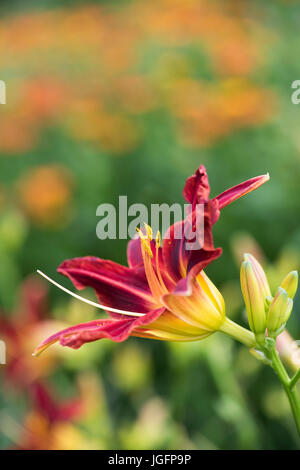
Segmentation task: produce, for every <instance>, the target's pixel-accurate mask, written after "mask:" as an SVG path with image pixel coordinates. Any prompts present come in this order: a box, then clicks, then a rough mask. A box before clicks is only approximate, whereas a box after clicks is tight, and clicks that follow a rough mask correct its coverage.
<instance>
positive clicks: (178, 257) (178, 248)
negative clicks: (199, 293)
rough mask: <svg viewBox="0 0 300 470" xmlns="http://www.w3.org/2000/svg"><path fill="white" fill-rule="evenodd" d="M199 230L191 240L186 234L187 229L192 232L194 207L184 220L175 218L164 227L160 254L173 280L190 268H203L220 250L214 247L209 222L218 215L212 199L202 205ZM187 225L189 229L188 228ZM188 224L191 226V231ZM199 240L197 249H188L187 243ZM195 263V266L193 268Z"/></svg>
mask: <svg viewBox="0 0 300 470" xmlns="http://www.w3.org/2000/svg"><path fill="white" fill-rule="evenodd" d="M201 216H202V217H204V218H203V233H197V234H196V235H195V239H194V240H188V239H187V238H186V235H187V233H189V232H190V233H194V231H195V226H194V225H195V224H194V220H195V217H196V211H194V212H192V213H191V214H189V215H188V216H187V217H186V219H185V220H184V221H180V222H177V223H176V224H174V225H172V226H171V227H170V228H169V230H168V231H167V233H166V235H165V237H164V241H163V247H162V258H163V262H164V265H165V268H166V270H167V272H168V273H169V275H170V277H171V278H172V279H173V280H174V281H175V282H176V283H177V282H179V281H180V279H182V278H184V277H185V276H186V275H187V274H188V273H189V272H190V270H191V269H193V268H195V272H196V271H197V272H199V271H201V270H202V269H205V268H206V266H207V265H208V264H210V263H211V262H212V261H213V260H214V259H216V258H218V257H219V256H220V255H221V253H222V250H221V248H214V244H213V238H212V226H213V223H214V220H215V219H216V218H217V217H218V213H217V208H216V203H214V202H212V201H209V202H208V203H206V204H205V205H204V214H203V215H201ZM189 227H190V229H189ZM192 227H193V228H194V230H193V231H191V230H192ZM196 237H197V240H198V241H199V248H198V249H195V247H194V249H188V247H189V245H188V244H190V243H192V242H193V241H196ZM196 266H197V268H196Z"/></svg>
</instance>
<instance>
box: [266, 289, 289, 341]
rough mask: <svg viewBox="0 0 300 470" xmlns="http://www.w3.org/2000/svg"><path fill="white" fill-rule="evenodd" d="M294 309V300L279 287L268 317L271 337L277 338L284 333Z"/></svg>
mask: <svg viewBox="0 0 300 470" xmlns="http://www.w3.org/2000/svg"><path fill="white" fill-rule="evenodd" d="M292 308H293V301H292V299H290V298H289V296H288V294H287V292H286V291H285V290H284V289H282V287H278V289H277V292H276V295H275V297H274V299H273V302H272V303H271V305H270V309H269V312H268V316H267V329H268V335H269V336H270V337H272V338H276V336H277V335H279V333H281V332H282V330H283V329H284V327H285V324H286V322H287V321H288V319H289V317H290V314H291V311H292Z"/></svg>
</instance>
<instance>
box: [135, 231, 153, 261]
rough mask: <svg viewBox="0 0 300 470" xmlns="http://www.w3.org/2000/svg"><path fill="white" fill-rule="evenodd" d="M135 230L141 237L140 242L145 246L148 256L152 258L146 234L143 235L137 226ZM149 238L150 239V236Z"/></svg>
mask: <svg viewBox="0 0 300 470" xmlns="http://www.w3.org/2000/svg"><path fill="white" fill-rule="evenodd" d="M149 228H150V227H149ZM150 230H151V229H150ZM136 231H137V233H138V234H139V237H140V239H141V243H142V245H143V247H144V248H145V250H146V252H147V253H148V255H149V256H150V258H153V253H152V250H151V247H150V243H149V238H148V237H146V235H144V234H143V232H142V231H141V230H140V229H139V228H138V227H137V228H136ZM150 240H151V238H150Z"/></svg>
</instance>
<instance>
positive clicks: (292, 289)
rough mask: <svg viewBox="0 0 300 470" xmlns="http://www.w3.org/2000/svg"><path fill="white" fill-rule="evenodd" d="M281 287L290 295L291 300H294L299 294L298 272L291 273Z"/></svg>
mask: <svg viewBox="0 0 300 470" xmlns="http://www.w3.org/2000/svg"><path fill="white" fill-rule="evenodd" d="M280 287H282V288H283V289H284V290H285V291H286V292H287V294H288V296H289V298H290V299H293V298H294V297H295V294H296V292H297V288H298V273H297V271H292V272H290V273H289V274H288V275H287V276H286V277H285V278H284V279H283V281H282V283H281V284H280Z"/></svg>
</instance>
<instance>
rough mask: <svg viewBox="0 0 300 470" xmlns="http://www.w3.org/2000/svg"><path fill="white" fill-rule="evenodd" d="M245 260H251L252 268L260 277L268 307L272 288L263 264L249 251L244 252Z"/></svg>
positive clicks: (258, 277)
mask: <svg viewBox="0 0 300 470" xmlns="http://www.w3.org/2000/svg"><path fill="white" fill-rule="evenodd" d="M244 260H245V261H249V262H250V263H251V265H252V268H253V270H254V272H255V275H256V277H257V279H258V282H259V285H260V288H261V290H262V293H263V295H264V298H265V307H267V306H268V305H267V303H268V299H267V297H268V298H270V297H271V290H270V286H269V283H268V280H267V276H266V274H265V271H264V270H263V268H262V266H261V265H260V263H259V262H258V261H257V259H256V258H254V256H253V255H250V254H249V253H244Z"/></svg>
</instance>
